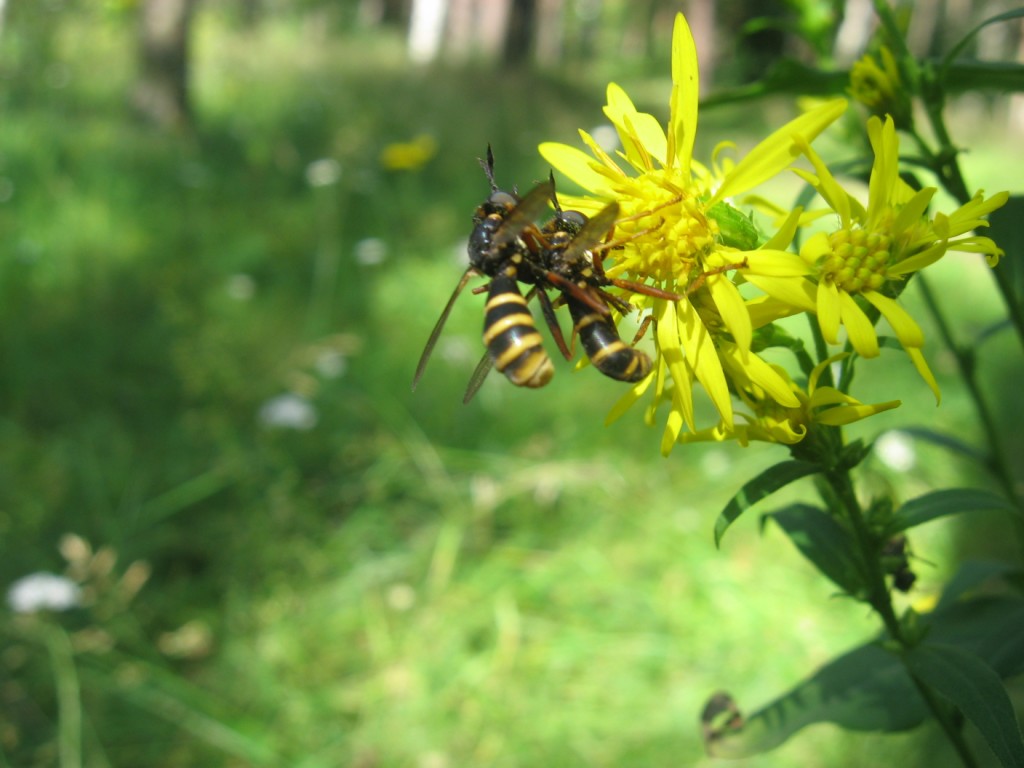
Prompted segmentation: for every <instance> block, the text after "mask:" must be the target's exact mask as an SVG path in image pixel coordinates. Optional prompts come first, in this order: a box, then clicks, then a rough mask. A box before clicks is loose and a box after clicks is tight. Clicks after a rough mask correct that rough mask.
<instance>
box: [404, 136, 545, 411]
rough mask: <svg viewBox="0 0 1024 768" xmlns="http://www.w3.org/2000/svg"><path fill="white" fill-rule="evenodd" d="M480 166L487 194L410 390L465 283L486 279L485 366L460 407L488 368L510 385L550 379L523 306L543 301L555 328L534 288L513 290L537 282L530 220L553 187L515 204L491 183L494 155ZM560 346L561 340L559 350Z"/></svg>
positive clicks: (514, 198)
mask: <svg viewBox="0 0 1024 768" xmlns="http://www.w3.org/2000/svg"><path fill="white" fill-rule="evenodd" d="M481 165H482V166H483V169H484V172H485V173H486V174H487V179H488V181H489V182H490V185H491V195H490V197H488V198H487V200H485V201H484V202H483V203H482V204H481V205H480V206H478V207H477V209H476V212H475V213H474V215H473V231H472V233H471V234H470V237H469V244H468V246H467V250H468V254H469V266H468V267H467V268H466V271H465V272H464V273H463V275H462V278H461V279H460V280H459V282H458V284H457V285H456V286H455V290H454V291H453V292H452V295H451V298H449V299H448V303H447V304H446V305H445V308H444V309H443V310H442V312H441V316H440V317H439V318H438V320H437V323H436V324H435V326H434V329H433V331H431V333H430V338H429V339H427V343H426V346H425V347H424V348H423V354H422V355H421V356H420V360H419V363H418V364H417V366H416V373H415V375H414V376H413V381H412V386H413V389H415V388H416V385H417V383H419V380H420V377H421V376H422V375H423V371H424V369H425V368H426V366H427V361H428V360H429V359H430V355H431V353H432V352H433V350H434V346H435V345H436V344H437V340H438V338H439V337H440V335H441V330H442V329H443V328H444V325H445V322H446V321H447V320H448V315H449V314H450V313H451V310H452V307H453V306H454V305H455V301H456V300H457V299H458V297H459V295H460V294H461V293H462V291H463V289H464V288H465V287H466V284H467V283H468V282H469V280H470V278H472V277H475V276H486V277H489V278H491V281H490V283H489V284H488V285H487V286H485V287H484V288H482V289H478V292H479V291H482V290H486V291H487V303H486V305H485V309H484V334H483V338H484V344H485V345H486V346H487V356H486V357H485V360H486V361H487V364H486V365H484V364H483V363H482V364H481V365H478V366H477V370H476V372H475V373H474V375H473V377H472V378H471V379H470V382H469V386H468V387H467V389H466V395H465V397H464V398H463V402H469V400H470V399H472V397H473V395H475V394H476V392H477V390H478V389H479V388H480V385H481V384H482V383H483V380H484V378H485V377H486V375H487V373H488V371H489V370H490V367H491V366H492V365H493V366H494V367H496V368H497V369H498V370H499V371H501V372H502V373H504V374H505V376H506V377H507V378H508V379H509V381H511V382H512V383H513V384H515V385H516V386H520V387H542V386H544V385H545V384H547V383H548V382H549V381H550V380H551V377H552V376H553V375H554V366H553V365H552V364H551V358H549V357H548V354H547V352H545V350H544V347H543V345H542V342H541V336H540V333H539V332H538V331H537V326H536V324H535V323H534V320H533V315H532V314H531V313H530V310H529V308H528V306H527V302H528V301H529V299H530V298H532V297H533V296H534V295H535V294H538V293H539V294H540V295H542V296H543V298H542V299H541V302H542V308H543V311H544V316H545V319H546V320H547V323H548V325H549V327H551V328H552V329H555V328H557V327H558V324H557V320H556V319H555V316H554V310H553V309H552V308H551V306H550V301H545V300H546V299H547V295H546V294H544V292H543V291H538V288H537V287H536V285H535V287H534V288H533V289H531V291H530V293H529V295H528V296H525V297H524V296H523V294H522V292H521V290H520V288H519V283H520V282H523V283H527V284H530V283H536V281H537V278H538V270H537V269H536V266H535V264H534V262H535V259H536V255H535V254H536V253H537V251H538V248H539V240H538V238H539V236H540V235H539V230H538V229H537V227H536V225H535V221H536V219H537V218H538V217H540V216H541V214H542V213H543V212H544V211H545V210H546V209H547V207H548V202H549V201H550V200H551V199H552V198H553V196H554V185H553V182H551V181H547V182H544V183H542V184H539V185H538V186H536V187H534V189H533V190H531V191H530V192H529V193H528V194H527V195H526V196H525V197H523V198H522V199H520V198H519V197H518V196H517V195H516V194H515V193H513V192H506V191H504V190H502V189H499V187H498V185H497V183H496V182H495V180H494V155H493V153H492V151H491V148H490V147H489V146H488V147H487V159H486V160H485V161H481ZM558 336H559V337H560V336H561V331H558ZM564 343H565V342H564V340H563V341H562V342H561V346H564Z"/></svg>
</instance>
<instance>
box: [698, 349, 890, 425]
mask: <svg viewBox="0 0 1024 768" xmlns="http://www.w3.org/2000/svg"><path fill="white" fill-rule="evenodd" d="M844 357H847V353H841V354H838V355H834V356H832V357H830V358H828V359H827V360H824V361H823V362H821V363H819V364H818V365H817V366H815V367H814V370H813V371H811V375H810V376H809V377H808V381H807V389H806V391H805V390H803V389H802V388H800V387H799V386H797V385H796V384H794V383H793V382H792V381H791V380H790V378H789V376H788V375H787V373H786V372H785V370H783V369H782V368H779V367H777V366H772V367H773V368H775V370H776V372H777V373H778V375H779V376H780V377H781V378H783V379H784V380H785V381H786V383H787V386H788V387H789V388H790V390H791V391H792V393H793V395H794V396H795V398H796V400H797V401H798V405H797V406H796V407H791V408H787V407H783V406H781V405H779V403H778V398H777V397H776V396H775V395H773V394H769V393H767V392H765V391H764V390H763V389H762V388H761V387H759V386H758V385H757V384H756V383H754V382H752V381H747V382H742V381H741V379H740V378H739V377H738V378H736V379H734V381H736V382H737V384H738V386H737V393H738V395H739V397H740V399H741V400H742V401H743V403H744V405H746V406H747V408H748V409H749V411H750V413H749V414H748V413H740V414H738V416H739V418H740V419H742V421H741V422H740V423H738V424H735V425H732V426H731V427H728V426H724V425H719V426H717V427H714V428H712V429H703V430H699V431H697V432H691V433H683V434H681V435H679V442H681V443H694V442H701V441H704V442H709V441H710V442H721V441H723V440H729V439H733V440H737V441H738V442H739V443H740V444H741V445H747V444H748V443H749V442H750V441H751V440H761V441H765V442H771V443H783V444H785V445H794V444H796V443H800V442H804V441H806V440H808V436H809V435H811V434H813V432H814V430H815V429H816V428H818V427H819V426H822V427H839V426H845V425H846V424H852V423H853V422H855V421H860V420H861V419H866V418H868V417H869V416H874V415H875V414H876V413H881V412H882V411H889V410H892V409H893V408H898V407H899V405H900V401H899V400H890V401H889V402H885V403H875V404H873V405H865V404H864V403H862V402H860V401H859V400H857V399H855V398H853V397H851V396H850V395H847V394H845V393H843V392H840V391H839V390H838V389H836V388H835V387H828V386H824V387H819V386H818V380H819V379H820V378H821V374H822V373H823V372H824V371H825V369H826V368H827V367H828V366H830V365H832V364H833V363H835V362H838V361H839V360H841V359H843V358H844ZM811 442H813V440H812V441H811Z"/></svg>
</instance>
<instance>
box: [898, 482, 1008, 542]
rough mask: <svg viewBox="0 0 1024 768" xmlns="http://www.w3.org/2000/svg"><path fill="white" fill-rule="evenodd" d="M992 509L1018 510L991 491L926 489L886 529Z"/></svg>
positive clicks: (1003, 510)
mask: <svg viewBox="0 0 1024 768" xmlns="http://www.w3.org/2000/svg"><path fill="white" fill-rule="evenodd" d="M990 511H998V512H1007V513H1009V514H1011V515H1012V514H1016V513H1017V512H1018V510H1017V508H1016V507H1015V506H1014V505H1013V504H1011V503H1010V502H1009V501H1007V500H1006V499H1004V498H1003V497H1002V496H999V495H998V494H995V493H992V492H991V491H985V490H981V489H977V488H949V489H946V490H942V491H935V492H934V493H926V494H925V495H924V496H918V497H917V498H916V499H911V500H910V501H908V502H907V503H906V504H904V505H903V506H902V507H900V508H899V509H898V510H897V511H896V514H895V515H893V518H892V520H891V521H890V523H889V525H888V526H887V528H886V531H887V533H888V535H890V536H891V535H893V534H896V533H899V532H900V531H906V530H908V529H909V528H913V527H914V526H916V525H921V524H923V523H927V522H930V521H932V520H936V519H938V518H940V517H946V516H947V515H957V514H960V513H961V512H990Z"/></svg>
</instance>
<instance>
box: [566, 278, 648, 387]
mask: <svg viewBox="0 0 1024 768" xmlns="http://www.w3.org/2000/svg"><path fill="white" fill-rule="evenodd" d="M566 303H567V304H568V305H569V314H571V315H572V321H573V328H574V330H575V332H576V334H577V335H578V336H579V337H580V341H581V342H582V343H583V349H584V351H585V352H586V353H587V357H589V358H590V362H591V363H593V365H594V367H595V368H597V370H599V371H600V372H601V373H603V374H604V375H605V376H609V377H611V378H613V379H617V380H618V381H630V382H632V381H640V380H641V379H643V378H644V377H646V376H647V374H649V373H650V372H651V358H649V357H648V356H647V355H646V354H645V353H644V352H641V351H640V350H639V349H634V348H633V347H631V346H629V345H628V344H626V343H625V342H624V341H623V340H622V339H621V338H620V337H619V332H618V330H617V329H616V328H615V325H614V324H613V323H612V321H611V319H610V318H609V316H608V315H602V314H601V313H599V312H595V311H594V310H593V309H591V308H590V307H588V306H587V305H586V304H584V303H583V302H581V301H579V300H577V299H575V298H572V297H567V299H566Z"/></svg>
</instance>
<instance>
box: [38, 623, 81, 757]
mask: <svg viewBox="0 0 1024 768" xmlns="http://www.w3.org/2000/svg"><path fill="white" fill-rule="evenodd" d="M39 634H40V635H41V636H42V640H43V643H44V645H45V646H46V650H47V651H48V652H49V654H50V664H51V666H52V668H53V679H54V685H55V686H56V688H57V713H58V717H57V744H58V750H59V753H60V766H61V768H81V765H82V703H81V700H80V691H79V686H78V672H77V671H76V670H75V660H74V651H73V650H72V648H71V641H70V640H69V639H68V635H67V632H65V631H64V629H63V628H61V627H59V626H57V625H55V624H51V623H49V622H48V621H45V620H43V621H41V622H40V624H39Z"/></svg>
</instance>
